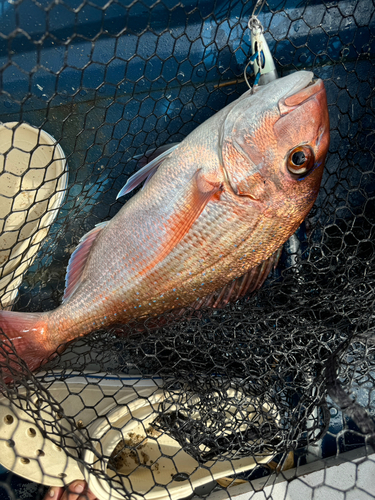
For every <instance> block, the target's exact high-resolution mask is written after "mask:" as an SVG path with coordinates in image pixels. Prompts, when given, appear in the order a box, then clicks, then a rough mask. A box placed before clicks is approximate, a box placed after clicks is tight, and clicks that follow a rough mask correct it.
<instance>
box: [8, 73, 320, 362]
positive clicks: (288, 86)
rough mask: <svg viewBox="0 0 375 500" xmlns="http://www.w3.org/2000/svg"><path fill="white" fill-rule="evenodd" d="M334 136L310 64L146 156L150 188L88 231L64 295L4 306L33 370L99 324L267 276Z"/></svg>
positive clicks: (199, 299) (217, 296) (235, 292)
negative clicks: (52, 302)
mask: <svg viewBox="0 0 375 500" xmlns="http://www.w3.org/2000/svg"><path fill="white" fill-rule="evenodd" d="M328 144H329V119H328V109H327V100H326V93H325V89H324V85H323V82H322V81H321V80H317V81H316V82H314V81H313V74H312V73H310V72H306V71H300V72H296V73H293V74H291V75H289V76H286V77H284V78H280V79H278V80H275V81H273V82H271V83H269V84H267V85H266V86H263V87H260V88H259V89H258V90H257V91H256V92H255V93H252V92H251V91H248V92H246V93H245V94H243V95H242V96H241V97H240V98H239V99H237V100H236V101H235V102H233V103H231V104H229V105H228V106H227V107H225V108H224V109H223V110H221V111H220V112H218V113H216V114H215V115H214V116H212V117H211V118H210V119H208V120H207V121H205V122H204V123H203V124H202V125H200V126H199V127H198V128H196V129H195V130H194V131H193V132H192V133H191V134H190V135H189V136H188V137H186V139H184V140H183V141H182V142H181V143H180V144H179V145H178V146H177V147H174V148H171V149H170V150H169V151H167V152H165V153H164V154H163V156H162V157H161V158H160V157H159V158H158V159H156V160H155V161H154V162H153V163H151V165H150V166H146V167H145V169H146V171H147V173H150V174H153V175H152V177H151V178H149V179H148V182H147V183H146V185H145V187H144V189H142V190H140V191H138V192H137V194H136V195H134V196H133V197H132V198H131V199H130V200H129V201H128V202H127V203H126V204H125V205H124V207H123V208H122V209H121V210H120V211H119V212H118V213H117V215H116V216H115V217H113V219H112V220H110V221H108V222H104V223H101V224H99V225H98V226H97V227H95V228H94V229H93V230H92V231H91V232H90V233H88V234H87V235H86V236H85V237H84V238H83V239H82V241H81V243H80V245H79V246H78V248H77V249H76V251H75V252H74V254H73V255H72V258H71V260H70V263H69V267H68V273H67V287H66V291H65V295H64V300H63V303H62V304H61V306H59V307H58V308H57V309H55V310H53V311H49V312H43V313H16V312H9V311H1V312H0V327H1V329H2V330H3V331H4V333H5V334H7V335H8V337H9V338H10V339H12V340H13V343H14V346H15V348H16V350H17V353H18V354H19V356H20V357H21V358H22V359H23V360H24V361H25V362H26V363H27V365H28V366H29V368H30V369H35V368H37V367H38V366H40V364H41V363H42V362H43V360H44V359H46V358H47V357H48V356H50V355H51V354H52V353H53V352H54V351H55V350H56V349H57V347H58V346H59V345H60V344H62V343H64V342H67V341H70V340H72V339H74V338H77V337H81V336H83V335H86V334H87V333H89V332H91V331H92V330H95V329H97V328H99V327H108V326H110V325H113V324H116V323H117V324H119V323H126V322H128V321H130V320H132V319H137V318H142V317H149V316H156V315H158V314H160V313H162V312H164V311H168V310H171V309H180V308H183V307H185V306H187V305H190V304H195V305H196V306H197V307H198V306H201V305H211V306H218V305H222V304H223V303H225V302H226V301H227V300H229V298H232V299H233V297H234V298H236V297H238V296H240V295H242V294H243V293H244V292H245V291H246V290H250V289H254V288H256V287H258V286H259V285H260V284H261V283H262V282H263V281H264V279H265V277H266V276H267V274H268V272H269V270H270V268H271V266H272V264H273V263H274V262H275V260H276V259H277V251H278V249H279V248H280V247H281V246H282V244H283V243H284V242H285V241H286V240H287V239H288V238H289V236H290V235H291V234H292V233H293V232H294V231H295V230H296V229H297V228H298V226H299V225H300V223H301V222H302V221H303V220H304V218H305V217H306V215H307V214H308V212H309V211H310V209H311V207H312V205H313V204H314V201H315V199H316V196H317V194H318V190H319V186H320V182H321V178H322V173H323V166H324V160H325V156H326V153H327V150H328ZM141 177H142V176H141ZM138 181H139V176H138ZM138 181H137V182H138ZM137 182H134V179H133V184H137ZM128 186H129V184H128ZM128 190H129V189H128V188H127V187H126V188H125V191H128ZM125 191H124V190H122V193H123V192H125ZM122 193H121V194H122Z"/></svg>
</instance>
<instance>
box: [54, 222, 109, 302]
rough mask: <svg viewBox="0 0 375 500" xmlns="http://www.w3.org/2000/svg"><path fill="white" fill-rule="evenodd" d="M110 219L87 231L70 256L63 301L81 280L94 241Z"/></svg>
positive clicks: (70, 294)
mask: <svg viewBox="0 0 375 500" xmlns="http://www.w3.org/2000/svg"><path fill="white" fill-rule="evenodd" d="M107 224H108V221H106V222H101V223H100V224H97V225H96V226H95V227H94V229H92V230H91V231H89V232H88V233H86V234H85V235H84V236H83V237H82V238H81V239H80V242H79V244H78V246H77V248H76V249H75V250H74V252H73V253H72V256H71V257H70V260H69V264H68V268H67V270H66V277H65V292H64V297H63V302H65V301H67V300H68V299H69V297H71V296H72V295H73V293H74V292H75V290H76V289H77V288H78V285H79V284H80V282H81V278H82V273H83V270H84V268H85V265H86V261H87V258H88V256H89V253H90V250H91V248H92V245H93V243H94V241H95V240H96V238H97V236H98V234H99V233H100V231H101V230H102V229H103V228H104V227H105V226H106V225H107Z"/></svg>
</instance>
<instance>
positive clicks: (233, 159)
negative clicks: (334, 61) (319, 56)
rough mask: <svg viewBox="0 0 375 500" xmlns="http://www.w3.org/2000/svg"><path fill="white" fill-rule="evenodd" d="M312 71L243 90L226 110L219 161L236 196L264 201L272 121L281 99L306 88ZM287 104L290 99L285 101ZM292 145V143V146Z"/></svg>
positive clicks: (269, 162) (270, 153) (275, 117)
mask: <svg viewBox="0 0 375 500" xmlns="http://www.w3.org/2000/svg"><path fill="white" fill-rule="evenodd" d="M313 76H314V75H313V73H311V72H310V71H299V72H296V73H293V74H291V75H288V76H286V77H284V78H279V79H277V80H275V81H273V82H270V83H268V84H267V85H265V86H263V87H260V88H259V89H258V90H257V92H256V93H255V94H252V93H251V91H248V92H246V93H245V94H244V95H243V96H242V97H241V98H240V99H238V101H237V103H236V104H235V106H234V107H233V108H232V109H231V110H230V112H229V113H228V115H227V117H226V119H225V121H224V123H223V125H222V127H221V130H220V144H219V150H220V151H221V156H222V157H221V160H222V165H223V167H224V170H225V172H226V175H227V180H228V182H229V184H230V186H231V188H232V189H233V191H234V192H235V193H236V194H237V195H239V196H247V197H249V198H250V199H252V200H254V201H259V202H263V201H264V200H265V198H267V197H268V194H269V190H268V188H267V187H266V185H265V182H266V180H267V174H268V172H267V165H269V164H272V163H273V157H272V155H273V148H272V146H273V145H274V141H275V138H274V134H273V124H274V123H275V122H276V121H277V120H278V118H280V116H281V114H282V113H281V111H280V109H279V103H280V102H283V103H285V102H288V101H287V100H288V99H290V100H291V101H292V102H293V99H292V96H294V95H296V94H298V93H299V92H300V91H301V90H303V89H305V88H307V87H308V85H309V84H310V83H311V82H312V79H313ZM288 104H289V102H288ZM291 146H292V145H291Z"/></svg>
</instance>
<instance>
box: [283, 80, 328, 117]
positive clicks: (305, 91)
mask: <svg viewBox="0 0 375 500" xmlns="http://www.w3.org/2000/svg"><path fill="white" fill-rule="evenodd" d="M298 87H300V88H297V89H296V88H294V89H293V91H292V92H293V93H292V94H290V93H289V94H288V95H287V96H286V97H284V98H283V99H281V100H280V101H279V110H280V115H281V116H284V115H286V114H288V113H290V112H291V111H293V110H294V109H296V108H297V107H298V106H300V105H301V104H302V103H304V102H306V101H308V100H310V99H312V98H313V97H315V96H316V95H317V94H319V93H320V92H322V91H323V92H325V89H324V83H323V80H321V79H320V78H317V79H316V78H312V79H311V80H310V82H308V83H307V84H306V83H305V84H304V85H303V86H301V85H299V86H298Z"/></svg>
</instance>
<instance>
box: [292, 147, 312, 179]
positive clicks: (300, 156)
mask: <svg viewBox="0 0 375 500" xmlns="http://www.w3.org/2000/svg"><path fill="white" fill-rule="evenodd" d="M314 162H315V157H314V152H313V150H312V149H311V148H310V147H309V146H297V147H296V148H294V149H292V150H291V151H290V152H289V154H288V159H287V162H286V165H287V167H288V170H289V172H290V173H292V174H295V175H301V174H306V172H308V171H309V170H311V168H312V167H313V166H314Z"/></svg>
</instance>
